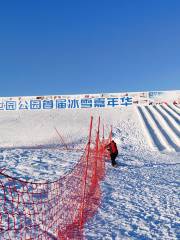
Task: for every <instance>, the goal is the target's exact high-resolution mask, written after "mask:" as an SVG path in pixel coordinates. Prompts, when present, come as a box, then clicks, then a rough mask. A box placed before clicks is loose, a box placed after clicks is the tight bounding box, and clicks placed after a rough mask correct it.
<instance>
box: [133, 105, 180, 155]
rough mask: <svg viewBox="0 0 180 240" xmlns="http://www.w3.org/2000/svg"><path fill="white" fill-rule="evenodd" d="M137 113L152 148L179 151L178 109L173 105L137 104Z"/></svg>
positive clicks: (179, 113) (179, 118)
mask: <svg viewBox="0 0 180 240" xmlns="http://www.w3.org/2000/svg"><path fill="white" fill-rule="evenodd" d="M137 111H138V115H139V117H140V120H141V123H142V125H143V128H144V130H145V134H146V136H147V138H148V140H149V144H150V146H151V147H152V148H156V149H158V150H159V151H163V150H166V151H176V152H179V151H180V124H179V123H180V110H179V109H178V108H177V107H175V106H174V105H172V106H171V105H166V104H163V105H153V106H152V105H151V106H138V107H137Z"/></svg>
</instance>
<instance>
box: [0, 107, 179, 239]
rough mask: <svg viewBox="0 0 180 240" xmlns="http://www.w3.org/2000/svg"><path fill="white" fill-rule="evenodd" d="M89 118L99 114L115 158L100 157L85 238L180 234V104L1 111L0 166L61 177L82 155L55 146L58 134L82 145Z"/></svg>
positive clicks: (27, 174) (28, 175) (29, 175)
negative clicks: (96, 202)
mask: <svg viewBox="0 0 180 240" xmlns="http://www.w3.org/2000/svg"><path fill="white" fill-rule="evenodd" d="M91 115H93V117H94V123H96V124H97V119H98V116H99V115H100V116H101V120H102V122H104V124H105V134H108V132H109V130H110V126H111V125H113V138H114V139H115V141H116V142H117V144H118V149H119V156H118V158H117V161H118V167H117V168H113V167H112V166H111V164H110V162H109V161H107V162H106V177H105V179H104V181H103V182H102V184H101V186H102V192H103V196H102V203H101V206H100V208H99V211H98V212H97V214H96V215H95V216H94V218H92V219H91V221H89V222H88V223H87V224H86V226H85V237H86V239H88V240H94V239H98V240H101V239H102V240H104V239H105V240H111V239H112V240H113V239H115V240H116V239H117V240H121V239H122V240H124V239H140V240H141V239H142V240H146V239H147V240H149V239H163V240H164V239H165V240H166V239H168V240H169V239H180V231H179V229H180V215H179V212H180V211H179V210H180V203H179V195H178V194H179V190H180V153H179V151H180V141H179V136H180V124H179V123H180V117H179V116H180V109H179V108H178V107H176V106H174V105H170V106H166V105H163V106H158V105H157V106H147V107H146V106H139V107H133V106H132V107H127V108H121V109H119V108H115V109H93V110H87V109H79V110H61V111H60V110H49V111H48V110H47V111H34V112H32V111H18V112H1V113H0V136H1V138H0V147H1V150H0V168H5V172H6V173H7V174H8V175H11V176H16V177H18V178H21V179H30V180H33V181H39V180H41V181H42V180H44V181H47V180H49V181H52V180H54V179H58V178H59V177H60V176H62V175H64V174H67V173H68V171H70V169H72V168H73V166H74V165H75V164H76V162H77V161H78V160H79V158H80V156H81V154H82V153H81V151H76V150H73V149H72V150H68V151H67V150H61V149H60V148H61V145H62V144H63V142H62V138H63V140H64V142H65V143H66V144H68V145H70V146H71V148H73V147H75V149H77V148H78V149H83V147H84V146H85V143H86V142H87V136H88V128H89V121H90V116H91ZM55 128H56V129H57V130H58V132H59V133H60V135H61V137H62V138H60V137H59V135H58V134H57V132H56V130H55ZM101 133H102V131H101ZM0 239H1V238H0Z"/></svg>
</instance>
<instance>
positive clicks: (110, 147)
mask: <svg viewBox="0 0 180 240" xmlns="http://www.w3.org/2000/svg"><path fill="white" fill-rule="evenodd" d="M106 149H107V150H108V151H109V152H110V156H111V163H112V166H113V167H114V166H116V165H117V163H116V161H115V159H116V157H117V155H118V149H117V145H116V143H115V141H114V140H112V141H111V142H110V143H109V144H108V145H106Z"/></svg>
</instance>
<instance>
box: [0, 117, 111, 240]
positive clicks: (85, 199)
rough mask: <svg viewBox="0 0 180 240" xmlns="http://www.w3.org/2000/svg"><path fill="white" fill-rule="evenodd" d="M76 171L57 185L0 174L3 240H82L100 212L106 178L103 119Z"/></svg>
mask: <svg viewBox="0 0 180 240" xmlns="http://www.w3.org/2000/svg"><path fill="white" fill-rule="evenodd" d="M92 128H93V118H92V117H91V122H90V128H89V141H88V144H87V145H86V147H85V150H84V153H83V155H82V156H81V158H80V160H79V162H78V163H77V164H76V166H75V168H74V169H73V170H72V171H71V172H70V173H69V174H68V175H66V176H64V177H61V178H60V179H58V180H57V181H54V182H45V183H40V182H37V183H34V182H28V181H23V180H20V179H17V178H13V177H11V176H8V175H6V174H5V173H3V171H2V172H0V209H1V211H0V239H3V240H6V239H7V240H11V239H13V240H15V239H18V240H46V239H48V240H50V239H62V240H68V239H69V240H70V239H71V240H72V239H73V240H81V239H84V234H83V227H84V224H85V223H86V222H87V221H88V220H89V219H90V218H91V217H93V215H94V214H95V213H96V212H97V209H98V207H99V204H100V200H101V190H100V180H102V179H103V177H104V175H105V164H104V156H105V152H106V150H105V144H107V143H108V142H109V140H110V138H111V133H110V136H109V138H108V139H104V133H103V138H102V140H100V136H99V130H100V118H99V121H98V127H97V130H96V134H95V137H94V136H92Z"/></svg>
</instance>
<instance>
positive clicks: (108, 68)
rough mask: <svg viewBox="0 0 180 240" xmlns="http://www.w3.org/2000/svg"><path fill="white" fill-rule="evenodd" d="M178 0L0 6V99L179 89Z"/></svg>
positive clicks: (35, 0)
mask: <svg viewBox="0 0 180 240" xmlns="http://www.w3.org/2000/svg"><path fill="white" fill-rule="evenodd" d="M179 11H180V1H179V0H149V1H147V0H76V1H75V0H51V1H50V0H29V1H24V0H16V1H14V0H6V1H1V2H0V96H20V95H50V94H78V93H100V92H123V91H143V90H147V91H148V90H175V89H180V14H179Z"/></svg>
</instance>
